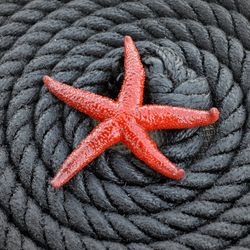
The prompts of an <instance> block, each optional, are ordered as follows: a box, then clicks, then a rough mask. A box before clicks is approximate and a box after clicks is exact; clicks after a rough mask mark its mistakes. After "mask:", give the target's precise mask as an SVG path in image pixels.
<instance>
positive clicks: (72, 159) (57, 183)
mask: <svg viewBox="0 0 250 250" xmlns="http://www.w3.org/2000/svg"><path fill="white" fill-rule="evenodd" d="M120 137H121V136H120V130H119V128H118V125H117V124H116V122H114V121H113V120H112V119H109V120H107V121H104V122H102V123H100V124H99V125H98V126H97V127H96V128H95V129H94V130H93V131H92V132H91V133H90V134H89V135H88V136H87V137H86V138H85V139H83V140H82V141H81V142H80V144H79V145H78V146H77V147H76V149H75V150H74V151H73V152H72V153H71V154H70V155H69V156H68V158H67V159H66V160H65V161H64V163H63V165H62V166H61V168H60V170H59V171H58V173H57V174H56V176H55V177H54V179H53V180H52V181H51V184H52V186H53V187H55V188H59V187H61V186H63V185H64V184H65V183H67V182H68V181H69V180H70V179H71V178H72V177H74V176H75V175H76V174H77V173H78V172H79V171H80V170H82V169H83V168H84V167H85V166H87V164H89V163H90V162H91V161H92V160H94V159H95V158H96V157H97V156H98V155H100V154H101V153H102V152H103V151H104V150H105V149H107V148H108V147H110V146H112V145H113V144H115V143H117V142H119V141H120Z"/></svg>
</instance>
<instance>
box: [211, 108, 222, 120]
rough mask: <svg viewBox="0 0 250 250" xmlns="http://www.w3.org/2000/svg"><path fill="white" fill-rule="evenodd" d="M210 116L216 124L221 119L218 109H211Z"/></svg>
mask: <svg viewBox="0 0 250 250" xmlns="http://www.w3.org/2000/svg"><path fill="white" fill-rule="evenodd" d="M210 114H211V116H212V119H213V121H214V122H216V121H217V120H218V119H219V117H220V111H219V110H218V109H217V108H211V109H210Z"/></svg>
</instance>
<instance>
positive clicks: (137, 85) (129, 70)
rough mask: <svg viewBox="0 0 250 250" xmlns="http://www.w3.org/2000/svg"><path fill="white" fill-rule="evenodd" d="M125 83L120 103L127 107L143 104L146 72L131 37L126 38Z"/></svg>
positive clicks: (120, 95)
mask: <svg viewBox="0 0 250 250" xmlns="http://www.w3.org/2000/svg"><path fill="white" fill-rule="evenodd" d="M124 71H125V74H124V81H123V85H122V88H121V92H120V94H119V97H118V101H119V102H121V103H123V104H124V105H125V106H128V107H134V106H138V105H141V104H142V101H143V89H144V80H145V72H144V68H143V65H142V62H141V60H140V55H139V52H138V50H137V49H136V47H135V44H134V42H133V40H132V38H131V37H130V36H125V38H124Z"/></svg>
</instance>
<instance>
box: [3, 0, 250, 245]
mask: <svg viewBox="0 0 250 250" xmlns="http://www.w3.org/2000/svg"><path fill="white" fill-rule="evenodd" d="M64 2H65V3H63V1H62V2H60V1H54V0H53V1H48V2H47V1H42V0H35V1H16V2H15V1H7V2H6V3H2V4H1V6H0V16H1V18H0V23H1V27H0V36H1V42H0V53H1V59H0V96H1V98H0V107H1V109H0V135H1V136H0V249H8V250H9V249H23V250H24V249H58V250H61V249H129V250H132V249H135V250H137V249H183V250H186V249H231V250H232V249H241V248H242V249H247V248H248V247H249V244H250V243H249V223H250V220H249V212H250V204H249V179H250V168H249V164H250V153H249V152H250V146H249V145H250V143H249V140H250V120H249V116H248V114H249V107H250V91H249V88H250V85H249V79H250V76H249V72H250V60H249V47H250V42H249V41H250V39H249V38H250V24H249V21H248V20H249V18H250V8H249V9H247V8H246V7H247V6H248V5H249V3H248V2H247V1H241V2H238V1H230V3H229V2H227V1H222V0H219V1H215V0H210V1H207V2H204V1H200V0H199V1H197V0H185V1H184V0H179V1H171V0H159V1H153V2H152V1H149V0H142V1H126V2H124V1H121V2H120V1H109V0H105V1H98V0H95V1H93V0H92V1H87V0H86V1H77V0H75V1H64ZM232 2H234V4H233V3H232ZM126 34H129V35H131V36H132V37H133V39H134V40H135V41H137V43H136V45H137V47H138V50H139V52H140V55H141V56H142V60H143V63H144V67H145V69H146V73H147V82H146V86H145V87H146V91H145V92H146V95H145V97H144V99H145V102H148V103H159V104H172V105H176V106H184V107H191V108H198V109H209V108H210V107H212V106H216V107H217V108H219V109H220V112H221V117H220V120H219V122H218V123H217V124H216V125H215V126H211V127H208V128H198V129H188V130H180V131H168V132H166V131H161V132H159V133H157V135H156V137H157V142H158V144H159V146H160V150H161V151H162V152H163V153H164V154H166V156H168V157H169V158H170V159H171V160H173V161H174V162H176V163H178V165H179V166H181V167H183V168H185V171H186V172H187V177H186V178H185V179H184V180H182V181H179V182H175V181H171V180H167V179H165V178H164V177H162V176H160V175H158V174H156V173H154V172H153V171H151V170H150V169H148V168H147V166H145V165H144V164H143V163H141V162H140V161H139V160H138V159H136V158H135V157H134V156H133V155H131V154H129V153H127V152H125V153H124V152H123V151H121V150H120V149H119V148H113V149H111V150H108V151H107V152H105V153H104V154H103V155H101V156H100V157H99V158H98V159H97V160H96V161H94V162H93V163H92V165H93V166H92V167H91V168H88V169H87V170H84V171H82V172H81V173H80V174H79V175H78V176H76V177H75V178H74V180H73V181H72V182H71V183H70V184H69V185H67V186H66V187H65V188H64V189H60V190H54V189H53V188H52V187H51V186H50V185H49V183H48V181H49V180H50V178H51V177H52V176H53V175H54V174H55V172H56V171H57V168H58V167H59V166H60V165H61V163H62V162H63V161H64V159H65V158H66V157H67V155H68V154H69V153H70V152H71V150H72V149H73V148H74V147H76V145H77V144H78V143H79V142H80V140H82V138H84V137H85V136H86V135H87V134H88V133H89V132H90V130H91V129H92V128H93V125H94V123H93V121H92V120H91V119H90V118H88V117H87V116H84V115H82V114H79V113H78V112H76V111H75V110H73V109H71V108H69V107H68V106H66V105H64V104H63V103H61V102H60V101H58V100H57V99H56V98H55V97H53V96H52V95H51V94H50V93H49V92H48V91H47V90H46V88H44V87H43V85H42V76H43V75H45V74H49V75H53V77H54V78H55V79H57V80H59V81H62V82H65V83H68V84H72V85H73V86H75V87H77V88H82V89H86V90H89V91H92V92H96V93H98V94H105V95H109V96H110V97H112V98H115V97H116V93H118V91H119V89H120V86H121V82H122V77H123V66H122V65H123V42H122V41H123V36H124V35H126Z"/></svg>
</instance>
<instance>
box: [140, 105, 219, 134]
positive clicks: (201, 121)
mask: <svg viewBox="0 0 250 250" xmlns="http://www.w3.org/2000/svg"><path fill="white" fill-rule="evenodd" d="M218 119H219V111H218V109H217V108H211V109H210V110H208V111H205V110H196V109H190V108H181V107H172V106H161V105H145V106H143V107H141V108H140V109H139V115H138V120H139V123H140V124H141V125H142V126H143V127H144V128H145V129H147V130H151V129H184V128H193V127H198V126H206V125H210V124H213V123H214V122H216V121H217V120H218Z"/></svg>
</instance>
